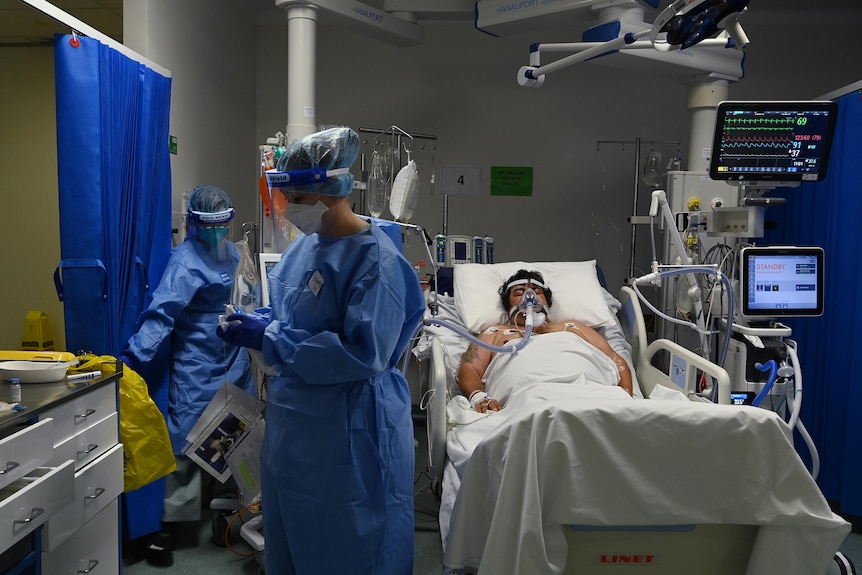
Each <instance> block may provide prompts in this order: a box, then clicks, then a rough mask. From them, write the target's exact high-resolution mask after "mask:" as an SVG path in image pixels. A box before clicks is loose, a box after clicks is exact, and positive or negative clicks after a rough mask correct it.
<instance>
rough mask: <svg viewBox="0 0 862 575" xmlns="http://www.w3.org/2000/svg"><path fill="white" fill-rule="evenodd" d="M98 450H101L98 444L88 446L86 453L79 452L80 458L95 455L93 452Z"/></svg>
mask: <svg viewBox="0 0 862 575" xmlns="http://www.w3.org/2000/svg"><path fill="white" fill-rule="evenodd" d="M98 448H99V444H98V443H91V444H90V445H88V446H87V450H86V451H79V452H78V457H81V456H82V455H89V454H90V453H93V451H95V450H96V449H98Z"/></svg>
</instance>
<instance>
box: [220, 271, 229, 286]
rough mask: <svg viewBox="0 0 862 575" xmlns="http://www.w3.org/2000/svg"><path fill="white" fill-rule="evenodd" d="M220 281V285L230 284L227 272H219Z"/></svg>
mask: <svg viewBox="0 0 862 575" xmlns="http://www.w3.org/2000/svg"><path fill="white" fill-rule="evenodd" d="M219 275H221V281H222V283H226V284H229V283H230V274H229V273H227V272H221V274H219Z"/></svg>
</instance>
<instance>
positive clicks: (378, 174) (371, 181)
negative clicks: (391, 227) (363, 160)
mask: <svg viewBox="0 0 862 575" xmlns="http://www.w3.org/2000/svg"><path fill="white" fill-rule="evenodd" d="M386 187H387V182H386V177H385V176H384V174H383V160H382V159H381V156H380V154H379V153H378V152H377V151H376V150H375V151H374V154H373V155H372V156H371V174H370V175H369V176H368V185H367V186H366V196H367V200H368V213H369V214H371V216H373V217H375V218H379V217H380V216H382V215H383V210H385V209H386V199H387V198H386V196H387V195H388V194H387V190H386Z"/></svg>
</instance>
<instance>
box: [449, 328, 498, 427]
mask: <svg viewBox="0 0 862 575" xmlns="http://www.w3.org/2000/svg"><path fill="white" fill-rule="evenodd" d="M495 335H496V334H495V333H493V332H492V333H488V332H486V333H483V334H482V335H481V336H479V337H480V338H481V339H482V341H485V342H488V343H491V344H493V343H494V342H495V340H496V339H497V338H496V337H495ZM493 358H494V354H493V353H492V352H491V350H489V349H486V348H484V347H482V346H480V345H477V344H475V343H472V342H471V343H470V345H468V346H467V351H465V352H464V355H462V356H461V365H460V366H459V367H458V387H459V388H460V389H461V393H462V394H463V395H464V397H467V398H468V399H470V396H471V395H472V394H473V392H477V391H478V392H481V391H483V390H484V389H485V386H484V384H483V383H482V378H483V377H484V376H485V371H486V370H487V369H488V366H489V365H490V364H491V360H492V359H493ZM471 403H472V402H471ZM474 408H475V409H476V411H478V412H479V413H485V412H486V411H488V410H489V409H490V410H492V411H499V410H501V409H503V406H501V405H500V402H499V401H497V400H496V399H493V398H491V399H490V401H483V402H480V403H479V404H477V405H475V406H474Z"/></svg>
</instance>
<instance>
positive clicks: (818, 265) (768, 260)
mask: <svg viewBox="0 0 862 575" xmlns="http://www.w3.org/2000/svg"><path fill="white" fill-rule="evenodd" d="M740 272H741V276H740V287H741V290H742V297H741V299H742V315H744V316H746V317H764V318H765V317H796V316H819V315H822V314H823V249H822V248H817V247H783V246H782V247H749V248H744V249H743V250H742V252H741V262H740Z"/></svg>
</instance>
